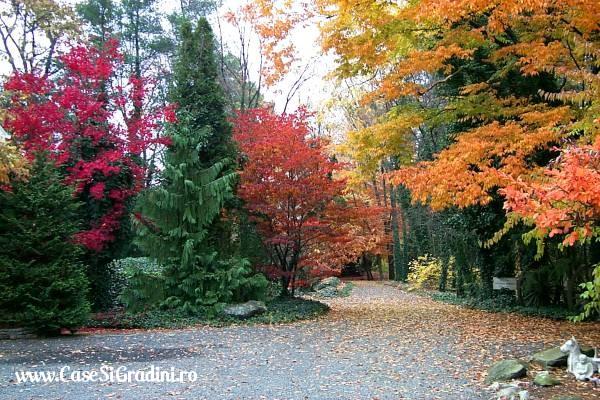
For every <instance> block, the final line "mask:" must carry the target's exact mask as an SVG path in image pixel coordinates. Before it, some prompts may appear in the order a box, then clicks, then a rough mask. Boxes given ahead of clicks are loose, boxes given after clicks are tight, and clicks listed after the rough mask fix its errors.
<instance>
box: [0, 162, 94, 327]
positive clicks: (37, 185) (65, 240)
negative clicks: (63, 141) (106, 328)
mask: <svg viewBox="0 0 600 400" xmlns="http://www.w3.org/2000/svg"><path fill="white" fill-rule="evenodd" d="M78 208H79V203H77V202H76V201H75V200H74V198H73V190H72V188H70V187H68V186H65V185H64V183H63V182H62V177H61V176H60V174H59V173H58V171H57V170H56V169H55V168H54V166H53V165H52V164H50V163H49V162H48V161H46V160H45V158H44V157H42V156H39V157H38V158H37V160H36V161H35V162H34V164H33V166H32V168H31V173H30V179H29V181H27V182H24V181H18V180H13V181H12V182H11V189H10V190H0V325H6V326H16V327H25V328H29V329H31V330H33V331H35V332H38V333H44V334H52V333H57V332H58V331H60V329H61V328H70V329H73V328H77V327H78V326H81V325H82V324H84V323H85V322H86V321H87V319H88V314H89V311H90V305H89V303H88V301H87V299H86V296H87V291H88V281H87V278H86V276H85V272H84V266H83V265H82V264H81V263H80V261H79V258H80V256H81V250H80V248H79V247H78V246H77V245H76V244H74V243H73V241H72V237H73V234H75V233H76V232H77V231H78V223H77V221H78V220H79V219H78Z"/></svg>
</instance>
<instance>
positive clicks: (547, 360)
mask: <svg viewBox="0 0 600 400" xmlns="http://www.w3.org/2000/svg"><path fill="white" fill-rule="evenodd" d="M581 352H582V353H583V354H585V355H587V356H589V357H592V356H593V355H594V349H593V348H591V347H588V346H582V348H581ZM568 356H569V355H568V354H567V353H563V352H562V351H560V347H552V348H550V349H546V350H543V351H540V352H537V353H535V354H534V355H533V357H532V359H531V362H533V363H535V364H538V365H540V366H541V367H542V368H548V367H565V366H567V358H568Z"/></svg>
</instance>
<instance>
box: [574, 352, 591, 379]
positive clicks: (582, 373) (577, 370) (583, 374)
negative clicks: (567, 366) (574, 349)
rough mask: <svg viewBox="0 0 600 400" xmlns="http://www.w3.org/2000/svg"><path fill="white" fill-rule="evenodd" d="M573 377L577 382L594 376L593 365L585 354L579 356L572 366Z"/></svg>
mask: <svg viewBox="0 0 600 400" xmlns="http://www.w3.org/2000/svg"><path fill="white" fill-rule="evenodd" d="M573 375H575V378H576V379H577V380H578V381H587V380H588V379H590V378H591V377H592V375H594V363H593V362H592V360H591V359H590V358H589V357H588V356H586V355H585V354H580V355H579V357H577V359H576V360H575V364H574V365H573Z"/></svg>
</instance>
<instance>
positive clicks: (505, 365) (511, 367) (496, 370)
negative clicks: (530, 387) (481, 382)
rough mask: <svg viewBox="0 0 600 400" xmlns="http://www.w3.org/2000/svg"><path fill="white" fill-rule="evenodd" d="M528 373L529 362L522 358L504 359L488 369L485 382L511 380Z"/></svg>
mask: <svg viewBox="0 0 600 400" xmlns="http://www.w3.org/2000/svg"><path fill="white" fill-rule="evenodd" d="M526 374H527V364H525V363H524V362H523V361H521V360H502V361H499V362H497V363H495V364H494V365H492V366H491V368H490V369H489V370H488V374H487V377H486V378H485V383H487V384H490V383H493V382H502V381H509V380H511V379H516V378H522V377H524V376H525V375H526Z"/></svg>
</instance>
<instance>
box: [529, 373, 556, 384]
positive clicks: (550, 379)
mask: <svg viewBox="0 0 600 400" xmlns="http://www.w3.org/2000/svg"><path fill="white" fill-rule="evenodd" d="M533 383H535V384H536V385H538V386H556V385H560V381H559V380H558V379H556V378H555V377H554V376H553V375H551V374H550V372H548V371H541V372H538V374H537V375H536V376H535V379H534V380H533Z"/></svg>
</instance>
